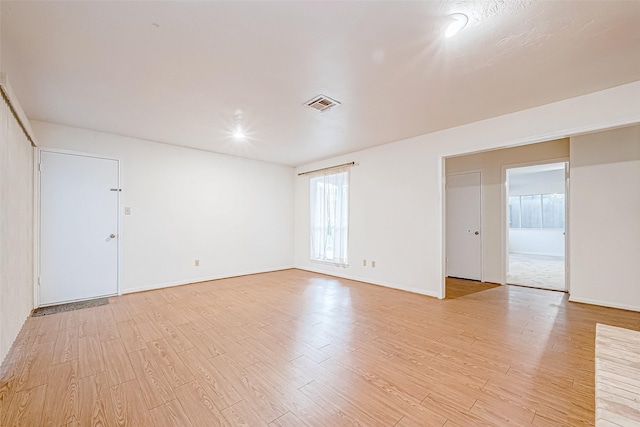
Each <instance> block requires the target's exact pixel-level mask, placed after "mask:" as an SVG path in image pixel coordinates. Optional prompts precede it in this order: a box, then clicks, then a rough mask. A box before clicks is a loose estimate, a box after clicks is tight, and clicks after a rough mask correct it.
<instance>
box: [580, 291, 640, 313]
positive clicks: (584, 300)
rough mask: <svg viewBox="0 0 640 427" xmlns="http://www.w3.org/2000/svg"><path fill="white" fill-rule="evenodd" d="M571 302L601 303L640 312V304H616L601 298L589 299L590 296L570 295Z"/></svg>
mask: <svg viewBox="0 0 640 427" xmlns="http://www.w3.org/2000/svg"><path fill="white" fill-rule="evenodd" d="M569 302H577V303H581V304H590V305H599V306H602V307H611V308H618V309H621V310H630V311H638V312H640V306H633V305H627V304H614V303H610V302H608V301H600V300H593V299H589V298H580V297H578V298H576V297H574V296H571V295H570V296H569Z"/></svg>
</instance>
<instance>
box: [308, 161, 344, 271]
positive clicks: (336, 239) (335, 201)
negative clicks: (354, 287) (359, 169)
mask: <svg viewBox="0 0 640 427" xmlns="http://www.w3.org/2000/svg"><path fill="white" fill-rule="evenodd" d="M309 184H310V189H309V190H310V191H309V194H310V204H311V206H310V208H311V209H310V211H311V223H310V224H311V230H310V231H311V239H310V241H311V256H310V257H311V260H312V261H319V262H325V263H329V264H336V265H340V266H344V267H346V266H347V265H348V258H347V244H348V240H349V239H348V237H349V170H348V169H340V170H337V171H336V170H335V169H333V170H331V171H330V172H328V173H326V174H323V175H317V176H312V177H311V178H310V180H309Z"/></svg>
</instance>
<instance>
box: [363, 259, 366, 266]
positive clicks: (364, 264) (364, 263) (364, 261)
mask: <svg viewBox="0 0 640 427" xmlns="http://www.w3.org/2000/svg"><path fill="white" fill-rule="evenodd" d="M362 265H363V266H364V267H366V266H367V260H366V259H363V260H362Z"/></svg>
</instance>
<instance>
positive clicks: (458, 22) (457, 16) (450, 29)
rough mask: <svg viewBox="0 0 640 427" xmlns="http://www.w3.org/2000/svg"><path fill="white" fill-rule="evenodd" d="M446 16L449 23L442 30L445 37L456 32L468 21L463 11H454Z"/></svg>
mask: <svg viewBox="0 0 640 427" xmlns="http://www.w3.org/2000/svg"><path fill="white" fill-rule="evenodd" d="M447 18H448V19H449V25H447V29H446V30H445V32H444V36H445V37H447V38H449V37H453V36H455V35H456V34H458V32H459V31H460V30H461V29H463V28H464V27H466V25H467V22H469V17H468V16H467V15H465V14H464V13H454V14H451V15H449V16H447Z"/></svg>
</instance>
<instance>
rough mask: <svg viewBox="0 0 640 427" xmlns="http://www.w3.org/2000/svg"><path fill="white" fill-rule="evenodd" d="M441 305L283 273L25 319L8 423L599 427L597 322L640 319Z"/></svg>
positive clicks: (453, 299)
mask: <svg viewBox="0 0 640 427" xmlns="http://www.w3.org/2000/svg"><path fill="white" fill-rule="evenodd" d="M448 287H449V291H450V292H449V293H448V294H449V296H450V298H448V299H445V300H437V299H434V298H429V297H425V296H421V295H416V294H411V293H407V292H402V291H397V290H393V289H388V288H384V287H379V286H374V285H368V284H364V283H359V282H354V281H349V280H343V279H337V278H334V277H329V276H323V275H319V274H314V273H309V272H304V271H300V270H285V271H280V272H274V273H267V274H259V275H253V276H245V277H238V278H232V279H225V280H217V281H212V282H204V283H198V284H193V285H187V286H180V287H174V288H167V289H162V290H157V291H150V292H144V293H137V294H131V295H125V296H122V297H115V298H111V299H110V304H109V305H105V306H100V307H94V308H88V309H83V310H78V311H72V312H66V313H59V314H54V315H50V316H45V317H37V318H29V319H28V320H27V322H26V323H25V325H24V327H23V329H22V331H21V333H20V335H19V336H18V338H17V340H16V342H15V343H14V345H13V347H12V349H11V351H10V353H9V355H8V356H7V359H6V360H5V362H4V364H3V366H2V368H1V370H0V422H1V423H2V426H15V425H22V426H40V425H51V426H59V427H61V426H92V425H95V426H98V425H102V426H117V425H123V426H125V425H127V426H134V425H138V426H154V425H155V426H164V425H170V426H218V425H220V426H270V427H275V426H354V425H360V426H447V427H451V426H474V425H483V426H486V425H496V426H503V425H507V424H513V425H523V426H528V425H533V426H582V425H583V426H589V425H593V423H594V410H595V404H594V339H595V330H596V327H595V325H596V323H605V324H609V325H614V326H619V327H624V328H628V329H634V330H640V314H639V313H635V312H629V311H623V310H615V309H608V308H602V307H595V306H589V305H582V304H574V303H569V302H567V296H566V295H565V294H563V293H559V292H552V291H543V290H537V289H529V288H521V287H514V286H492V285H486V284H481V283H475V282H467V281H461V280H449V281H448Z"/></svg>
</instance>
